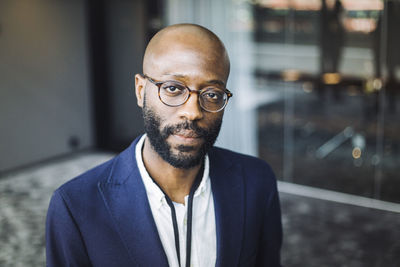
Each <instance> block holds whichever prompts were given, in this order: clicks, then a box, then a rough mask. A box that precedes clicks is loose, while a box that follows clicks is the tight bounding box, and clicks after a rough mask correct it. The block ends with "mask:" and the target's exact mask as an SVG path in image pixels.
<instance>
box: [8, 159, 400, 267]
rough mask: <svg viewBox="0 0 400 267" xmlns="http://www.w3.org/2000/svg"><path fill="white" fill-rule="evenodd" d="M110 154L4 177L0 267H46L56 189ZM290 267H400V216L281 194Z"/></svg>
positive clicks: (59, 162)
mask: <svg viewBox="0 0 400 267" xmlns="http://www.w3.org/2000/svg"><path fill="white" fill-rule="evenodd" d="M111 157H112V155H110V154H105V153H80V154H76V155H73V156H70V157H68V158H64V159H62V160H57V161H53V162H50V163H45V164H41V165H40V166H36V167H30V168H27V169H24V170H20V171H16V172H13V173H8V174H7V175H3V176H2V177H0V266H2V267H11V266H17V267H18V266H21V267H22V266H24V267H25V266H33V267H34V266H44V265H45V251H44V226H45V215H46V209H47V205H48V202H49V199H50V197H51V193H52V192H53V190H54V189H55V188H57V187H58V186H59V185H61V184H62V183H64V182H65V181H67V180H69V179H70V178H72V177H74V176H76V175H78V174H79V173H81V172H83V171H85V170H87V169H89V168H91V167H93V166H95V165H97V164H99V163H100V162H103V161H105V160H107V159H109V158H111ZM280 196H281V205H282V220H283V227H284V244H283V248H282V263H283V264H284V266H286V267H291V266H292V267H297V266H299V267H300V266H302V267H303V266H307V267H313V266H315V267H317V266H318V267H323V266H327V267H331V266H349V267H358V266H360V267H361V266H362V267H370V266H371V267H381V266H382V267H391V266H393V267H396V266H397V267H398V266H400V230H399V229H400V213H395V212H387V211H381V210H376V209H369V208H363V207H357V206H352V205H346V204H340V203H335V202H331V201H326V200H318V199H313V198H308V197H304V196H297V195H294V194H288V193H281V195H280Z"/></svg>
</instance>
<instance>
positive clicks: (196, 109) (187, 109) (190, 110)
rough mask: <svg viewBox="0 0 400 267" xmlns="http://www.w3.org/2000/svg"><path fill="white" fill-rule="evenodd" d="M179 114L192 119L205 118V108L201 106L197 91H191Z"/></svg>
mask: <svg viewBox="0 0 400 267" xmlns="http://www.w3.org/2000/svg"><path fill="white" fill-rule="evenodd" d="M179 116H180V117H182V118H185V119H187V120H190V121H196V120H200V119H202V118H203V110H202V108H201V107H200V103H199V95H198V94H197V93H191V94H190V96H189V99H188V100H187V101H186V103H185V104H183V105H182V106H180V107H179Z"/></svg>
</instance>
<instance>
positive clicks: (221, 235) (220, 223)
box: [209, 152, 245, 267]
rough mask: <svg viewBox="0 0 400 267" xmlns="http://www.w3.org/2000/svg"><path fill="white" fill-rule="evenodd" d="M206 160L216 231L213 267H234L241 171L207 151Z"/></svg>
mask: <svg viewBox="0 0 400 267" xmlns="http://www.w3.org/2000/svg"><path fill="white" fill-rule="evenodd" d="M209 157H210V179H211V188H212V192H213V197H214V207H215V221H216V231H217V262H216V266H221V267H222V266H237V265H238V264H239V257H240V252H241V247H242V241H243V227H244V214H245V211H244V183H243V175H241V172H242V169H241V167H240V166H236V165H233V164H232V163H231V162H229V161H227V160H225V159H224V158H222V157H219V156H218V155H215V154H214V153H211V152H210V153H209ZM221 166H222V167H221Z"/></svg>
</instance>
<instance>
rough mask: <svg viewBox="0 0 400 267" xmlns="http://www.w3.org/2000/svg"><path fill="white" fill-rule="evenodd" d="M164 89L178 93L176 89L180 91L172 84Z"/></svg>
mask: <svg viewBox="0 0 400 267" xmlns="http://www.w3.org/2000/svg"><path fill="white" fill-rule="evenodd" d="M164 90H166V91H167V92H169V93H176V91H179V88H177V87H176V86H172V85H171V86H168V87H166V88H164Z"/></svg>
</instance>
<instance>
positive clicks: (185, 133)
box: [174, 130, 201, 138]
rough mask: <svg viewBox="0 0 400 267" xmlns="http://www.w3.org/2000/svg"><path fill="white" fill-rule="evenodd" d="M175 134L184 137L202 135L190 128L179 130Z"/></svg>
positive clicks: (198, 136)
mask: <svg viewBox="0 0 400 267" xmlns="http://www.w3.org/2000/svg"><path fill="white" fill-rule="evenodd" d="M174 135H177V136H179V137H182V138H200V137H201V136H200V135H199V134H197V133H196V132H194V131H190V130H183V131H178V132H176V133H174Z"/></svg>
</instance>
